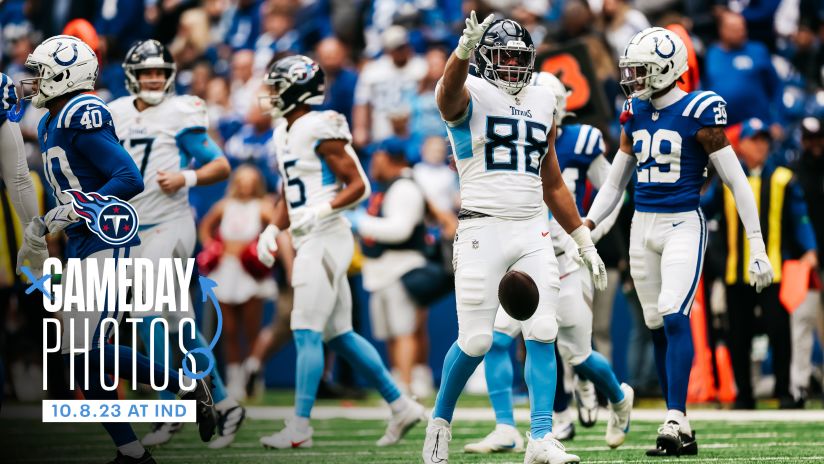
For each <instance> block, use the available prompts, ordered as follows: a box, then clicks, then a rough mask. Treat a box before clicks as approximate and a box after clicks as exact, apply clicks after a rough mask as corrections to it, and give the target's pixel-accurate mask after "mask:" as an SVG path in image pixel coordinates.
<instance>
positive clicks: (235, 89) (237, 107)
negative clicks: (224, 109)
mask: <svg viewBox="0 0 824 464" xmlns="http://www.w3.org/2000/svg"><path fill="white" fill-rule="evenodd" d="M254 62H255V53H254V52H253V51H251V50H240V51H237V52H235V53H234V54H233V55H232V77H231V97H230V101H231V102H232V109H233V110H234V111H236V112H237V113H238V114H247V113H248V112H249V107H250V106H251V105H253V104H254V105H256V104H257V94H258V91H259V90H260V79H258V78H255V77H253V73H254V68H253V65H254Z"/></svg>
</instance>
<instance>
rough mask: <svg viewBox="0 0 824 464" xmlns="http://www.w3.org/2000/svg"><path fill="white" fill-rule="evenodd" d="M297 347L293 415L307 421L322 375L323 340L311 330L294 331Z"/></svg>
mask: <svg viewBox="0 0 824 464" xmlns="http://www.w3.org/2000/svg"><path fill="white" fill-rule="evenodd" d="M294 337H295V345H296V347H297V352H298V356H297V367H296V378H295V415H296V416H298V417H304V418H306V419H307V421H308V419H309V416H310V415H311V413H312V406H314V405H315V397H316V396H317V394H318V385H319V384H320V378H321V376H322V375H323V365H324V358H323V340H322V339H321V334H320V332H315V331H313V330H306V329H301V330H295V331H294Z"/></svg>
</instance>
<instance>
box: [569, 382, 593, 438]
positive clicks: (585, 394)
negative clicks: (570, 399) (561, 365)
mask: <svg viewBox="0 0 824 464" xmlns="http://www.w3.org/2000/svg"><path fill="white" fill-rule="evenodd" d="M574 390H575V391H574V393H575V404H576V405H577V406H578V421H579V422H580V423H581V425H582V426H584V427H587V428H589V427H592V426H593V425H595V423H596V422H598V396H597V395H596V394H595V385H594V384H593V383H592V382H590V381H589V380H584V379H582V378H580V377H576V378H575V389H574Z"/></svg>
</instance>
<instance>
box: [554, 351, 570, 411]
mask: <svg viewBox="0 0 824 464" xmlns="http://www.w3.org/2000/svg"><path fill="white" fill-rule="evenodd" d="M555 371H556V372H557V373H558V374H557V376H556V379H555V382H556V383H555V385H557V386H556V387H555V404H553V405H552V410H553V411H555V412H563V411H566V410H567V408H568V407H569V399H570V394H569V392H568V391H566V388H564V361H563V359H561V352H560V351H558V344H555Z"/></svg>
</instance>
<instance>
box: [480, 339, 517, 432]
mask: <svg viewBox="0 0 824 464" xmlns="http://www.w3.org/2000/svg"><path fill="white" fill-rule="evenodd" d="M510 345H512V337H510V336H509V335H507V334H505V333H502V332H494V333H493V334H492V348H490V349H489V351H488V352H487V353H486V355H485V356H484V372H485V373H486V388H487V390H489V402H490V403H492V409H493V410H495V422H496V423H498V424H506V425H511V426H513V427H514V426H515V416H514V415H513V413H512V376H513V373H512V359H510V358H509V347H510Z"/></svg>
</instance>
